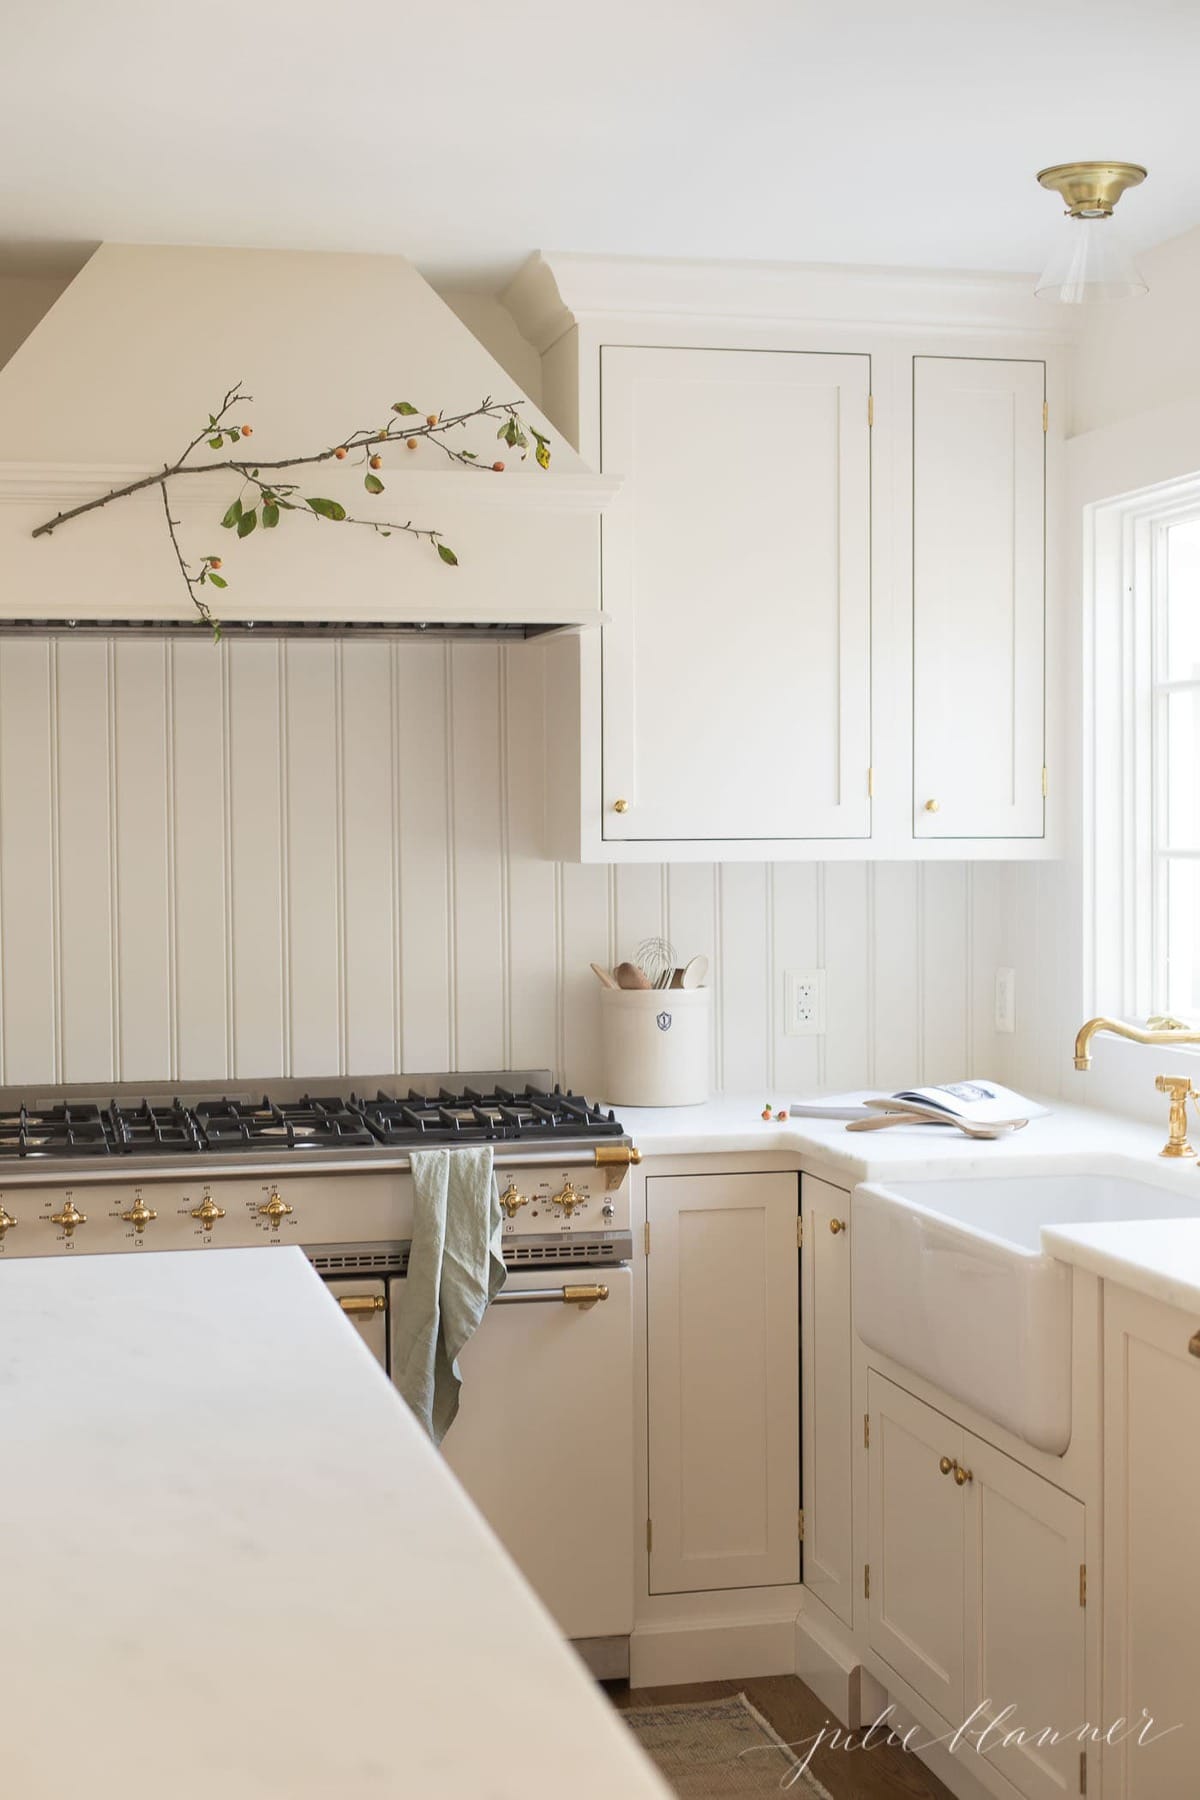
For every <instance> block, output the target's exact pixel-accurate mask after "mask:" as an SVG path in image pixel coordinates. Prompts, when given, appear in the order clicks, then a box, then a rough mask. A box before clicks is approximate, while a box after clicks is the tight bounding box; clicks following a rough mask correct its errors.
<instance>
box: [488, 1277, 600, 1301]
mask: <svg viewBox="0 0 1200 1800" xmlns="http://www.w3.org/2000/svg"><path fill="white" fill-rule="evenodd" d="M607 1299H608V1289H607V1287H605V1286H604V1285H603V1284H602V1283H600V1282H595V1283H592V1284H589V1285H587V1286H584V1287H557V1288H504V1289H502V1290H501V1291H500V1293H498V1294H497V1295H496V1298H495V1299H494V1300H493V1301H492V1305H493V1306H551V1305H555V1304H558V1305H562V1306H591V1305H592V1304H593V1302H594V1301H596V1300H607Z"/></svg>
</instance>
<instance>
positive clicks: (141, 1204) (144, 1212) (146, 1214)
mask: <svg viewBox="0 0 1200 1800" xmlns="http://www.w3.org/2000/svg"><path fill="white" fill-rule="evenodd" d="M121 1217H122V1218H123V1219H124V1221H125V1223H126V1224H127V1225H132V1226H133V1229H134V1230H135V1231H136V1232H137V1234H138V1236H139V1237H141V1235H142V1233H143V1231H145V1229H146V1227H147V1225H149V1223H150V1221H151V1220H152V1219H157V1217H158V1214H157V1213H156V1212H155V1211H154V1209H153V1207H150V1206H147V1205H146V1202H145V1201H144V1200H143V1199H142V1190H141V1188H134V1190H133V1205H132V1206H131V1207H130V1209H129V1211H128V1212H123V1213H122V1214H121Z"/></svg>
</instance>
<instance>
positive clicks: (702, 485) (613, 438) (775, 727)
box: [600, 345, 871, 843]
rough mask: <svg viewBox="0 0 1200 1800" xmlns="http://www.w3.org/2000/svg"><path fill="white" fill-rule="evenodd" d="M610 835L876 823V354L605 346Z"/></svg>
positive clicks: (838, 831)
mask: <svg viewBox="0 0 1200 1800" xmlns="http://www.w3.org/2000/svg"><path fill="white" fill-rule="evenodd" d="M600 378H601V456H602V468H603V469H604V470H611V471H614V472H616V473H618V474H620V475H621V476H623V477H624V486H623V488H622V491H621V493H620V495H619V496H618V498H617V499H616V500H615V501H614V502H613V503H612V505H611V506H610V507H609V509H608V511H607V512H606V514H605V516H604V519H603V521H602V544H603V603H604V610H605V612H606V614H607V615H608V622H607V624H606V626H605V628H604V644H603V691H602V718H601V731H602V737H603V799H604V805H603V819H602V828H603V835H604V838H605V839H606V841H609V842H626V841H633V840H655V841H657V842H659V843H678V842H679V841H681V840H687V839H693V840H708V839H713V838H717V839H734V838H741V839H747V838H750V839H758V840H769V841H770V840H774V841H777V840H787V839H805V838H867V837H869V836H870V831H871V802H870V798H869V793H868V788H869V776H868V770H869V766H870V761H871V716H870V714H871V705H870V700H871V669H870V646H871V567H870V561H871V449H870V428H869V424H868V411H869V399H870V392H871V361H870V358H869V357H868V356H859V355H832V356H830V355H821V354H807V353H804V352H790V351H782V352H772V351H756V350H704V349H701V350H691V349H678V348H663V349H655V348H645V347H635V346H614V345H605V346H604V348H603V349H602V351H601V356H600Z"/></svg>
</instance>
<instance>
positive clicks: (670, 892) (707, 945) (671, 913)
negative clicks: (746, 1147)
mask: <svg viewBox="0 0 1200 1800" xmlns="http://www.w3.org/2000/svg"><path fill="white" fill-rule="evenodd" d="M665 873H666V889H667V901H666V912H665V917H664V920H663V925H664V930H665V932H666V935H667V937H669V938H670V940H671V942H672V943H673V944H674V946H675V948H676V950H677V951H678V952H679V954H680V956H682V958H683V960H684V962H685V963H686V962H689V961H690V960H691V958H692V957H693V956H707V958H708V963H709V970H708V982H709V986H710V987H715V983H716V982H718V981H719V980H720V957H719V956H718V954H717V951H718V945H717V925H716V874H715V871H714V868H713V865H712V863H669V864H668V865H667V868H666V871H665ZM710 1066H711V1071H712V1073H711V1076H710V1080H711V1082H712V1085H713V1087H714V1088H715V1087H716V1086H717V1040H716V1030H715V1027H714V1030H713V1033H712V1044H711V1062H710Z"/></svg>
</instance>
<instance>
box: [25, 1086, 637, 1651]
mask: <svg viewBox="0 0 1200 1800" xmlns="http://www.w3.org/2000/svg"><path fill="white" fill-rule="evenodd" d="M479 1143H490V1144H491V1145H492V1146H493V1149H494V1155H495V1167H496V1175H497V1182H498V1185H499V1188H500V1202H501V1207H502V1211H503V1214H504V1260H505V1263H506V1265H507V1268H508V1271H509V1275H508V1280H507V1282H506V1284H505V1287H504V1289H503V1291H502V1292H501V1294H500V1295H499V1296H498V1297H497V1299H496V1300H495V1301H494V1302H493V1304H492V1306H491V1308H490V1309H489V1311H488V1314H487V1316H486V1318H485V1319H484V1322H483V1325H482V1326H481V1328H480V1330H479V1331H478V1333H477V1334H476V1336H475V1338H474V1339H473V1340H472V1341H471V1343H470V1344H469V1345H468V1346H467V1349H466V1351H465V1352H464V1354H463V1356H462V1358H461V1359H460V1361H461V1367H462V1372H463V1377H464V1388H463V1404H462V1410H461V1412H460V1414H459V1418H458V1419H457V1420H456V1422H455V1424H454V1426H453V1428H452V1430H451V1432H450V1434H449V1436H448V1437H447V1439H446V1442H445V1446H444V1450H445V1455H446V1458H447V1461H448V1462H450V1463H451V1465H452V1466H453V1467H454V1468H455V1469H456V1471H457V1472H458V1474H459V1476H460V1478H461V1479H462V1481H463V1483H464V1485H465V1486H466V1488H467V1489H468V1491H469V1492H470V1493H471V1495H472V1497H473V1498H474V1500H475V1501H476V1504H477V1505H478V1506H479V1507H480V1509H481V1511H482V1512H483V1513H484V1514H485V1515H486V1516H487V1517H488V1519H489V1520H490V1521H491V1523H492V1525H493V1527H494V1528H495V1530H496V1532H497V1533H498V1535H499V1536H500V1537H501V1538H502V1539H503V1540H504V1541H505V1543H506V1544H507V1545H508V1548H509V1550H510V1551H511V1552H512V1554H513V1557H514V1559H515V1560H516V1562H517V1563H518V1564H519V1565H520V1567H521V1568H522V1569H523V1571H524V1573H525V1574H526V1576H527V1577H528V1579H529V1580H530V1581H531V1582H532V1584H533V1585H534V1587H536V1588H537V1589H538V1590H539V1591H540V1593H541V1595H542V1598H543V1599H544V1600H545V1602H546V1604H547V1606H548V1607H549V1609H550V1611H551V1612H552V1613H554V1614H555V1616H556V1617H557V1618H558V1620H559V1622H560V1624H561V1626H562V1628H563V1630H564V1631H565V1632H566V1634H567V1635H568V1636H569V1637H571V1638H572V1639H574V1640H576V1641H577V1642H578V1643H579V1645H580V1648H581V1650H582V1652H583V1654H584V1655H585V1656H586V1658H587V1660H588V1661H589V1662H590V1663H591V1665H592V1667H593V1668H594V1669H595V1670H596V1671H597V1673H600V1674H605V1675H607V1674H613V1675H616V1674H621V1673H623V1672H625V1671H626V1670H627V1666H628V1634H629V1631H630V1630H631V1628H632V1614H633V1427H632V1272H631V1269H630V1261H629V1259H630V1255H631V1251H632V1238H631V1234H630V1218H631V1209H630V1195H629V1188H630V1181H629V1171H630V1167H631V1165H633V1164H634V1163H636V1162H637V1161H638V1160H639V1158H638V1152H637V1150H636V1149H635V1148H634V1146H633V1145H632V1144H631V1142H630V1140H629V1138H628V1137H627V1136H626V1134H625V1132H624V1130H623V1129H622V1127H621V1125H620V1123H619V1121H618V1120H617V1119H615V1118H614V1117H613V1115H612V1113H606V1112H603V1111H601V1109H600V1108H598V1107H596V1106H592V1105H589V1103H588V1102H587V1101H586V1100H582V1099H579V1098H578V1097H577V1096H575V1095H574V1094H571V1093H563V1092H562V1091H561V1090H560V1089H558V1088H557V1087H554V1086H553V1085H552V1078H551V1077H550V1075H549V1074H548V1073H547V1072H546V1071H544V1070H526V1071H521V1072H518V1073H510V1074H495V1073H491V1074H466V1075H462V1074H459V1075H453V1076H418V1077H409V1076H405V1077H403V1078H397V1077H395V1076H378V1077H375V1076H372V1077H367V1078H363V1079H358V1080H356V1081H354V1082H352V1083H346V1084H341V1083H338V1082H332V1081H331V1082H319V1083H313V1082H298V1081H286V1082H285V1081H276V1082H271V1083H269V1084H266V1083H262V1082H257V1081H250V1082H236V1083H231V1084H223V1085H222V1087H221V1090H220V1091H219V1092H214V1089H213V1086H212V1085H210V1084H203V1085H189V1086H180V1085H175V1084H154V1085H150V1086H144V1085H143V1086H138V1087H136V1088H133V1087H130V1086H124V1087H118V1088H116V1089H115V1090H113V1091H110V1092H108V1093H104V1094H101V1093H97V1092H96V1091H95V1090H94V1089H85V1088H59V1089H51V1088H46V1087H42V1088H37V1089H33V1088H30V1089H19V1090H13V1089H8V1090H0V1328H2V1299H3V1286H2V1280H3V1277H2V1271H3V1265H4V1263H5V1262H7V1261H9V1260H11V1259H12V1258H14V1257H25V1256H78V1255H81V1254H88V1253H93V1254H113V1253H119V1252H126V1253H128V1254H131V1255H140V1254H146V1253H147V1252H153V1251H163V1250H195V1251H198V1252H201V1253H213V1252H217V1251H219V1250H220V1249H221V1248H229V1249H233V1248H243V1247H246V1246H253V1245H261V1246H262V1247H263V1248H264V1249H271V1248H277V1247H278V1246H280V1245H288V1244H290V1245H293V1246H297V1247H299V1248H301V1249H302V1250H303V1251H304V1253H305V1255H306V1256H307V1257H308V1258H309V1260H310V1262H311V1263H312V1264H313V1266H314V1268H315V1269H316V1270H317V1271H318V1272H319V1273H320V1275H321V1277H322V1278H323V1280H324V1281H325V1283H326V1285H327V1287H328V1288H329V1290H330V1292H331V1294H332V1295H333V1296H334V1297H335V1298H336V1300H337V1301H338V1303H339V1304H340V1305H341V1307H342V1309H343V1311H344V1312H345V1313H346V1315H347V1317H348V1319H349V1321H350V1323H351V1324H352V1325H353V1326H354V1327H355V1328H356V1329H357V1330H358V1332H359V1334H360V1336H361V1337H362V1339H363V1341H364V1343H365V1344H366V1346H367V1348H368V1349H369V1350H370V1351H371V1353H372V1354H373V1355H374V1356H375V1358H376V1359H377V1361H378V1362H379V1363H380V1364H381V1365H382V1367H383V1368H385V1369H387V1368H388V1367H389V1366H390V1336H391V1324H392V1320H393V1316H394V1307H395V1302H396V1300H397V1298H398V1296H399V1293H400V1291H401V1290H400V1285H399V1284H400V1283H402V1282H403V1280H404V1277H405V1272H406V1270H407V1266H408V1255H409V1245H410V1240H411V1236H412V1217H413V1181H412V1174H411V1166H410V1163H409V1156H410V1154H411V1152H412V1151H413V1150H415V1149H420V1148H426V1147H428V1148H434V1147H448V1148H451V1149H452V1148H454V1147H455V1146H456V1145H457V1146H465V1145H474V1144H479Z"/></svg>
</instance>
